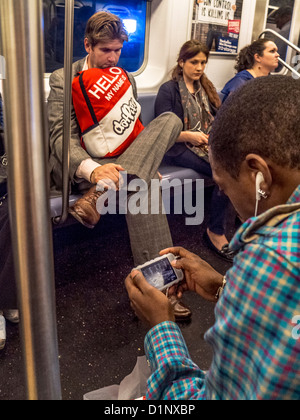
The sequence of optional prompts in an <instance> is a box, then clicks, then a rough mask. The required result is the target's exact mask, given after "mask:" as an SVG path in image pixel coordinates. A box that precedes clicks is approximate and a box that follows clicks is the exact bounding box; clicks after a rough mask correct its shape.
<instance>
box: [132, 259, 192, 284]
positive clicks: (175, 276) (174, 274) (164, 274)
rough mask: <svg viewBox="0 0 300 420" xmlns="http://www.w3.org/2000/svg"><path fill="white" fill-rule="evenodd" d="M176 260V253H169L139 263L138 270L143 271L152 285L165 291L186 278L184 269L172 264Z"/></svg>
mask: <svg viewBox="0 0 300 420" xmlns="http://www.w3.org/2000/svg"><path fill="white" fill-rule="evenodd" d="M174 260H176V257H175V255H173V254H167V255H164V256H162V257H158V258H155V259H154V260H151V261H148V262H147V263H145V264H143V265H139V266H138V267H136V270H139V271H141V273H142V274H143V276H144V277H145V279H146V280H147V282H148V283H149V284H151V286H153V287H155V288H156V289H158V290H161V291H163V290H165V289H168V288H169V287H171V286H173V285H174V284H177V283H179V282H181V281H182V280H183V279H184V275H183V271H182V270H178V269H176V268H174V267H173V266H172V265H171V262H172V261H174Z"/></svg>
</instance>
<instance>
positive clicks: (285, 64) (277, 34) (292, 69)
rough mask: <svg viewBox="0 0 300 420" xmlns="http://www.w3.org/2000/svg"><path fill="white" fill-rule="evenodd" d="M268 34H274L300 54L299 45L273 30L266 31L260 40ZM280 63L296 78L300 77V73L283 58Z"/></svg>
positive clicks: (260, 36)
mask: <svg viewBox="0 0 300 420" xmlns="http://www.w3.org/2000/svg"><path fill="white" fill-rule="evenodd" d="M266 34H272V35H273V36H275V37H277V38H279V39H280V40H281V41H283V42H284V43H285V44H286V45H287V46H289V47H290V48H292V49H293V50H295V51H296V52H298V53H299V54H300V48H299V47H297V45H295V44H293V43H292V42H291V41H289V40H288V39H286V38H284V37H283V36H282V35H280V34H279V33H278V32H276V31H273V29H265V30H264V31H263V32H262V33H261V34H260V35H259V38H262V37H263V35H266ZM278 60H279V62H280V63H281V64H282V65H283V66H284V67H286V68H287V69H288V70H290V71H291V72H292V73H294V74H295V75H296V76H298V77H300V73H298V72H297V71H296V70H295V69H294V68H293V67H291V66H290V65H289V64H288V63H287V62H286V61H284V60H283V59H282V58H279V59H278Z"/></svg>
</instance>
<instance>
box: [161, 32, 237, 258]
mask: <svg viewBox="0 0 300 420" xmlns="http://www.w3.org/2000/svg"><path fill="white" fill-rule="evenodd" d="M208 56H209V50H208V48H207V47H206V45H204V44H202V43H200V42H199V41H197V40H190V41H188V42H186V43H185V44H184V45H183V46H182V48H181V50H180V53H179V57H178V60H177V65H176V67H175V68H174V70H173V73H172V78H171V80H170V81H168V82H166V83H164V84H163V85H162V86H161V88H160V89H159V92H158V95H157V99H156V103H155V114H156V116H159V115H160V114H162V113H164V112H174V113H175V114H176V115H177V116H178V117H179V118H180V119H181V120H182V122H183V131H182V132H181V134H180V136H179V137H178V139H177V143H176V144H175V145H174V146H173V147H172V148H171V149H170V150H169V151H168V152H167V154H166V156H165V160H166V162H167V163H168V164H170V165H177V166H182V167H185V168H191V169H194V170H195V171H197V172H200V173H202V174H204V175H206V176H208V177H210V178H212V171H211V167H210V163H209V160H208V147H207V145H208V137H209V133H210V130H211V127H212V124H213V121H214V115H215V114H216V112H217V110H218V109H219V108H220V106H221V101H220V98H219V96H218V93H217V91H216V89H215V87H214V85H213V84H212V82H211V81H210V80H209V79H208V78H207V76H206V75H205V73H204V71H205V67H206V64H207V60H208ZM228 204H229V200H228V199H227V197H226V196H225V195H224V194H222V193H220V191H219V189H218V187H215V188H214V191H213V195H212V201H211V210H210V220H209V224H208V228H207V230H206V232H205V239H206V242H207V243H208V245H209V247H210V248H211V249H212V250H214V251H215V252H216V253H217V254H218V255H219V256H221V257H223V258H225V259H227V260H229V261H232V255H231V254H230V253H229V252H228V240H227V238H226V236H225V217H226V210H227V207H228Z"/></svg>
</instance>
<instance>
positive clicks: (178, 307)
mask: <svg viewBox="0 0 300 420" xmlns="http://www.w3.org/2000/svg"><path fill="white" fill-rule="evenodd" d="M169 301H170V303H171V305H172V306H173V308H174V315H175V320H176V321H189V320H190V319H191V317H192V311H191V310H190V309H189V308H188V307H187V306H185V305H184V303H182V302H181V301H180V300H178V298H177V297H176V296H175V295H172V296H169Z"/></svg>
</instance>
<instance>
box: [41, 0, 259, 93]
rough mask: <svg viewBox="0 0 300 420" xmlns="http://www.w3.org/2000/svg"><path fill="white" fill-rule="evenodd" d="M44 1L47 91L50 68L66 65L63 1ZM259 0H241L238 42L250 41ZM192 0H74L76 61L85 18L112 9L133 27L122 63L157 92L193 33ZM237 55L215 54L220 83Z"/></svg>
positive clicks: (143, 87)
mask: <svg viewBox="0 0 300 420" xmlns="http://www.w3.org/2000/svg"><path fill="white" fill-rule="evenodd" d="M238 1H240V0H238ZM43 4H44V25H45V26H44V27H45V32H44V33H45V58H46V75H45V89H46V97H47V96H48V94H49V82H48V79H49V75H50V73H51V72H52V71H54V70H55V69H56V68H60V67H63V35H62V34H63V16H64V7H63V6H64V2H63V1H60V0H56V1H53V0H43ZM255 4H256V2H255V1H253V0H243V1H242V16H241V28H240V34H239V48H242V47H243V46H244V45H245V44H247V43H249V42H251V38H252V31H253V20H254V14H255ZM194 6H195V0H152V1H150V2H149V1H146V0H126V1H124V0H114V1H96V0H93V1H91V0H89V1H85V0H84V1H75V17H74V28H75V29H74V51H73V53H74V61H75V60H77V59H79V58H81V57H83V56H84V55H85V50H84V47H83V37H84V28H85V24H86V21H87V20H88V18H89V17H90V15H91V14H93V13H94V12H95V11H98V10H102V9H104V10H108V11H110V12H112V13H115V14H118V15H119V16H120V17H122V19H123V20H124V21H125V25H126V27H127V30H128V32H129V43H128V45H125V47H124V50H123V52H122V60H121V61H120V65H121V66H123V67H124V68H125V69H126V70H128V71H130V72H133V74H134V75H135V78H136V82H137V86H138V90H139V93H153V92H156V91H157V90H158V88H159V86H160V85H161V84H162V83H163V82H164V81H166V80H167V79H168V77H169V76H170V71H171V70H172V68H173V66H174V64H175V62H176V60H177V56H178V52H179V49H180V47H181V45H182V44H183V43H184V42H185V41H187V40H188V39H190V38H191V36H192V35H191V34H192V24H193V17H194V16H193V15H194ZM234 60H235V54H219V53H212V54H211V57H210V60H209V64H208V67H207V74H208V77H209V78H210V79H211V80H212V81H213V82H214V84H215V85H216V87H217V89H219V90H220V89H222V87H223V86H224V84H225V83H226V81H227V80H228V79H229V78H231V77H232V76H233V75H234Z"/></svg>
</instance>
